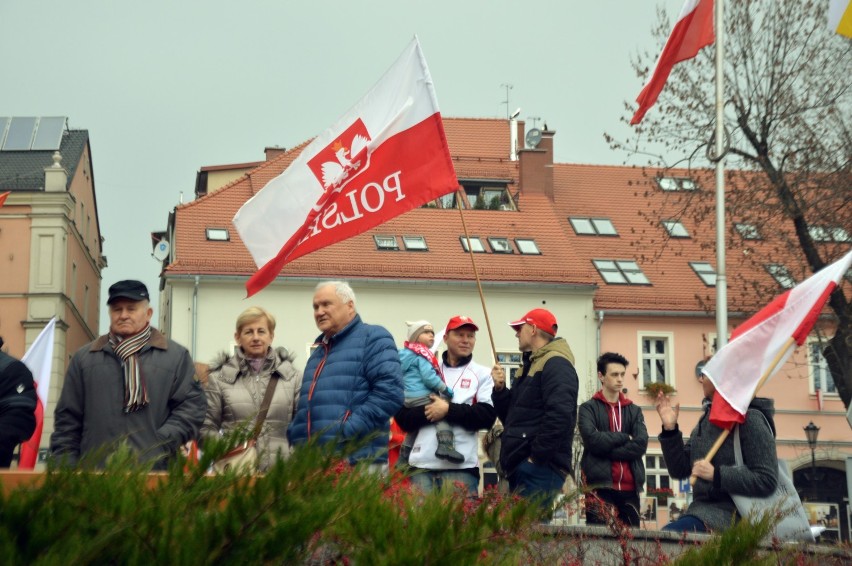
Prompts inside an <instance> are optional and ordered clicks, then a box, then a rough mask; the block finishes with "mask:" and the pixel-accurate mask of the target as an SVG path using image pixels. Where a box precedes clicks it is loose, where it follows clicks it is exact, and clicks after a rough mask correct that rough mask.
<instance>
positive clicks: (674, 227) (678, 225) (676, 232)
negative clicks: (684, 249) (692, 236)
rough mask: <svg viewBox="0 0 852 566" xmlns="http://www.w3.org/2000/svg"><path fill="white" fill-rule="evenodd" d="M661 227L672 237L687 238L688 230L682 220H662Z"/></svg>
mask: <svg viewBox="0 0 852 566" xmlns="http://www.w3.org/2000/svg"><path fill="white" fill-rule="evenodd" d="M662 224H663V228H665V229H666V232H668V233H669V236H671V237H672V238H689V232H688V231H687V229H686V226H684V225H683V222H679V221H677V220H663V222H662Z"/></svg>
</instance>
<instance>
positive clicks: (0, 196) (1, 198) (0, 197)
mask: <svg viewBox="0 0 852 566" xmlns="http://www.w3.org/2000/svg"><path fill="white" fill-rule="evenodd" d="M11 192H12V191H6V192H5V193H0V206H3V205H4V204H5V203H6V197H8V196H9V194H10V193H11Z"/></svg>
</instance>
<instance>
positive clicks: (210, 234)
mask: <svg viewBox="0 0 852 566" xmlns="http://www.w3.org/2000/svg"><path fill="white" fill-rule="evenodd" d="M207 239H208V240H210V241H212V242H227V241H229V240H230V239H231V233H230V232H229V231H228V229H227V228H207Z"/></svg>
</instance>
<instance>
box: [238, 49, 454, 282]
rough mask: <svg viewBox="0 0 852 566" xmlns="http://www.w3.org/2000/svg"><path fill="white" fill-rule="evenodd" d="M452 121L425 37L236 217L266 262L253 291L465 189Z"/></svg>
mask: <svg viewBox="0 0 852 566" xmlns="http://www.w3.org/2000/svg"><path fill="white" fill-rule="evenodd" d="M457 187H458V179H457V178H456V173H455V169H454V167H453V163H452V159H451V158H450V151H449V147H448V146H447V139H446V136H445V134H444V125H443V122H442V121H441V114H440V112H439V111H438V101H437V99H436V97H435V89H434V86H433V84H432V77H431V76H430V74H429V68H428V67H427V66H426V59H425V58H424V56H423V53H422V51H421V49H420V43H419V42H418V40H417V37H415V38H414V39H413V40H412V41H411V43H410V44H409V45H408V47H406V49H405V51H404V52H403V53H402V55H401V56H400V57H399V59H397V60H396V62H395V63H394V64H393V65H392V66H391V68H390V69H389V70H388V71H387V72H386V73H385V75H384V76H383V77H382V78H381V79H380V80H379V82H378V83H376V85H375V86H374V87H373V88H372V89H370V91H369V92H368V93H367V94H366V95H365V96H364V97H363V98H362V99H361V100H359V101H358V102H357V103H356V104H355V106H353V107H352V108H351V109H350V110H349V111H348V112H347V113H346V114H345V115H344V116H343V117H342V118H340V120H338V121H337V123H335V124H334V125H333V126H331V127H330V128H329V129H327V130H326V131H325V132H323V133H322V134H320V135H319V136H317V138H316V139H315V140H314V141H313V142H311V144H310V145H308V146H307V147H306V148H305V149H304V150H303V151H302V153H301V155H299V157H298V158H297V159H296V160H295V161H294V162H293V163H292V164H291V165H290V167H288V168H287V170H285V171H284V172H283V173H282V174H281V175H279V176H278V177H276V178H275V179H272V180H271V181H270V182H269V183H268V184H267V185H266V186H265V187H264V188H263V189H262V190H261V191H260V192H259V193H258V194H257V195H255V196H254V197H252V198H251V200H249V201H248V202H247V203H245V204H244V205H243V206H242V208H240V210H239V211H238V212H237V214H236V216H234V220H233V222H234V225H235V226H236V228H237V231H238V232H239V233H240V237H241V238H242V239H243V243H244V244H245V246H246V248H248V250H249V252H250V253H251V255H252V258H253V259H254V262H255V263H256V264H257V266H258V267H259V269H258V271H257V272H256V273H255V274H254V275H253V276H252V277H251V278H250V279H249V280H248V282H247V283H246V290H247V291H248V296H251V295H253V294H255V293H257V292H258V291H260V290H261V289H263V288H264V287H266V286H267V285H268V284H269V283H271V282H272V281H273V280H274V279H275V278H276V277H277V276H278V274H279V273H280V272H281V268H282V267H283V266H284V265H285V264H287V263H288V262H291V261H293V260H294V259H296V258H299V257H301V256H303V255H305V254H308V253H311V252H313V251H316V250H318V249H320V248H322V247H325V246H328V245H331V244H334V243H336V242H340V241H341V240H345V239H347V238H350V237H352V236H355V235H357V234H361V233H362V232H365V231H367V230H369V229H370V228H373V227H374V226H378V225H379V224H381V223H383V222H385V221H387V220H390V219H391V218H393V217H395V216H398V215H400V214H402V213H404V212H407V211H408V210H411V209H413V208H415V207H418V206H421V205H423V204H425V203H427V202H429V201H431V200H434V199H436V198H438V197H440V196H442V195H445V194H447V193H449V192H452V191H454V190H456V188H457Z"/></svg>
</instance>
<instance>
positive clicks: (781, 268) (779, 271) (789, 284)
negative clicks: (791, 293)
mask: <svg viewBox="0 0 852 566" xmlns="http://www.w3.org/2000/svg"><path fill="white" fill-rule="evenodd" d="M766 271H768V272H769V274H770V275H771V276H772V277H774V278H775V281H777V282H778V284H779V285H781V287H783V288H784V289H792V288H793V287H795V286H796V280H795V279H793V275H792V274H790V270H789V269H787V266H785V265H781V264H780V263H768V264H766Z"/></svg>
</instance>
